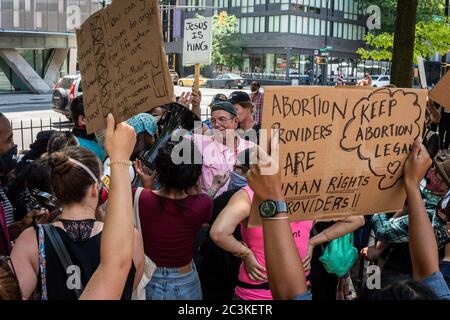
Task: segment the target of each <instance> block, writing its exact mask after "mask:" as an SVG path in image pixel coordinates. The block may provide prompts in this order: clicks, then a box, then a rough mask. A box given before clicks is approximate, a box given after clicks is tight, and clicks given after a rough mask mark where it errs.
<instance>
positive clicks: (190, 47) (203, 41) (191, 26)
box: [183, 17, 212, 66]
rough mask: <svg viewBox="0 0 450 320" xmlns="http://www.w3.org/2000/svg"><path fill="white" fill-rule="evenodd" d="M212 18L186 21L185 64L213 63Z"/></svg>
mask: <svg viewBox="0 0 450 320" xmlns="http://www.w3.org/2000/svg"><path fill="white" fill-rule="evenodd" d="M211 44H212V18H211V17H209V18H197V19H188V20H185V21H184V39H183V66H190V65H193V64H196V63H199V64H211Z"/></svg>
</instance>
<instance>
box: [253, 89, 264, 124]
mask: <svg viewBox="0 0 450 320" xmlns="http://www.w3.org/2000/svg"><path fill="white" fill-rule="evenodd" d="M260 88H261V86H260V84H259V82H258V81H253V82H252V83H251V84H250V90H251V91H252V93H251V94H250V98H251V99H252V103H253V106H254V108H255V114H254V116H253V117H254V120H255V123H257V124H260V123H261V121H262V111H263V104H264V93H262V92H261V91H259V90H260Z"/></svg>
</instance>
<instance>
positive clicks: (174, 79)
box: [169, 69, 180, 84]
mask: <svg viewBox="0 0 450 320" xmlns="http://www.w3.org/2000/svg"><path fill="white" fill-rule="evenodd" d="M169 72H170V76H171V77H172V82H173V84H177V83H178V80H179V79H180V76H179V75H178V73H177V72H176V71H175V70H173V69H169Z"/></svg>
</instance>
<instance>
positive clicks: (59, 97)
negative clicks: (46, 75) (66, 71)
mask: <svg viewBox="0 0 450 320" xmlns="http://www.w3.org/2000/svg"><path fill="white" fill-rule="evenodd" d="M81 94H83V87H82V85H81V76H80V75H68V76H64V77H63V78H61V79H59V80H58V82H57V83H56V84H55V86H54V87H53V93H52V102H53V111H56V112H59V113H61V114H63V115H65V116H66V117H67V118H68V119H70V118H71V113H70V104H71V103H72V101H73V100H74V99H75V98H76V97H78V96H79V95H81Z"/></svg>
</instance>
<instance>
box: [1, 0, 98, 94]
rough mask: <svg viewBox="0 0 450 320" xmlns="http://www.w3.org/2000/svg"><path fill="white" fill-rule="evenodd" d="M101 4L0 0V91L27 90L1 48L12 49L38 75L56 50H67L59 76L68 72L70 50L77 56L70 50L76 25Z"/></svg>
mask: <svg viewBox="0 0 450 320" xmlns="http://www.w3.org/2000/svg"><path fill="white" fill-rule="evenodd" d="M101 6H102V4H101V1H98V0H95V1H93V0H92V1H91V0H0V92H1V91H29V90H30V88H29V86H27V85H26V84H25V83H24V82H23V81H22V80H21V77H20V75H19V74H18V72H20V71H17V70H14V68H11V61H9V63H8V62H7V61H5V59H3V58H2V56H1V50H11V49H14V50H15V51H16V52H17V53H19V54H20V55H21V56H22V57H23V58H24V59H25V60H26V62H27V63H28V64H29V66H31V67H32V68H33V69H34V70H35V72H36V73H37V74H38V75H39V76H40V77H41V78H44V77H45V73H46V70H47V68H48V66H49V64H50V63H51V60H52V57H53V56H54V54H55V50H68V53H67V59H66V60H65V61H64V62H63V64H62V66H61V73H60V76H62V75H64V74H67V73H68V72H69V69H70V68H69V58H70V54H72V55H75V56H76V51H70V49H75V48H76V38H75V28H77V27H79V25H80V24H81V23H82V22H83V21H84V20H85V19H86V18H87V17H89V16H90V15H91V14H92V13H93V12H95V11H97V10H98V9H99V8H101ZM73 58H74V57H72V60H73ZM75 59H76V57H75ZM75 61H76V60H75ZM72 69H73V68H72Z"/></svg>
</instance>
